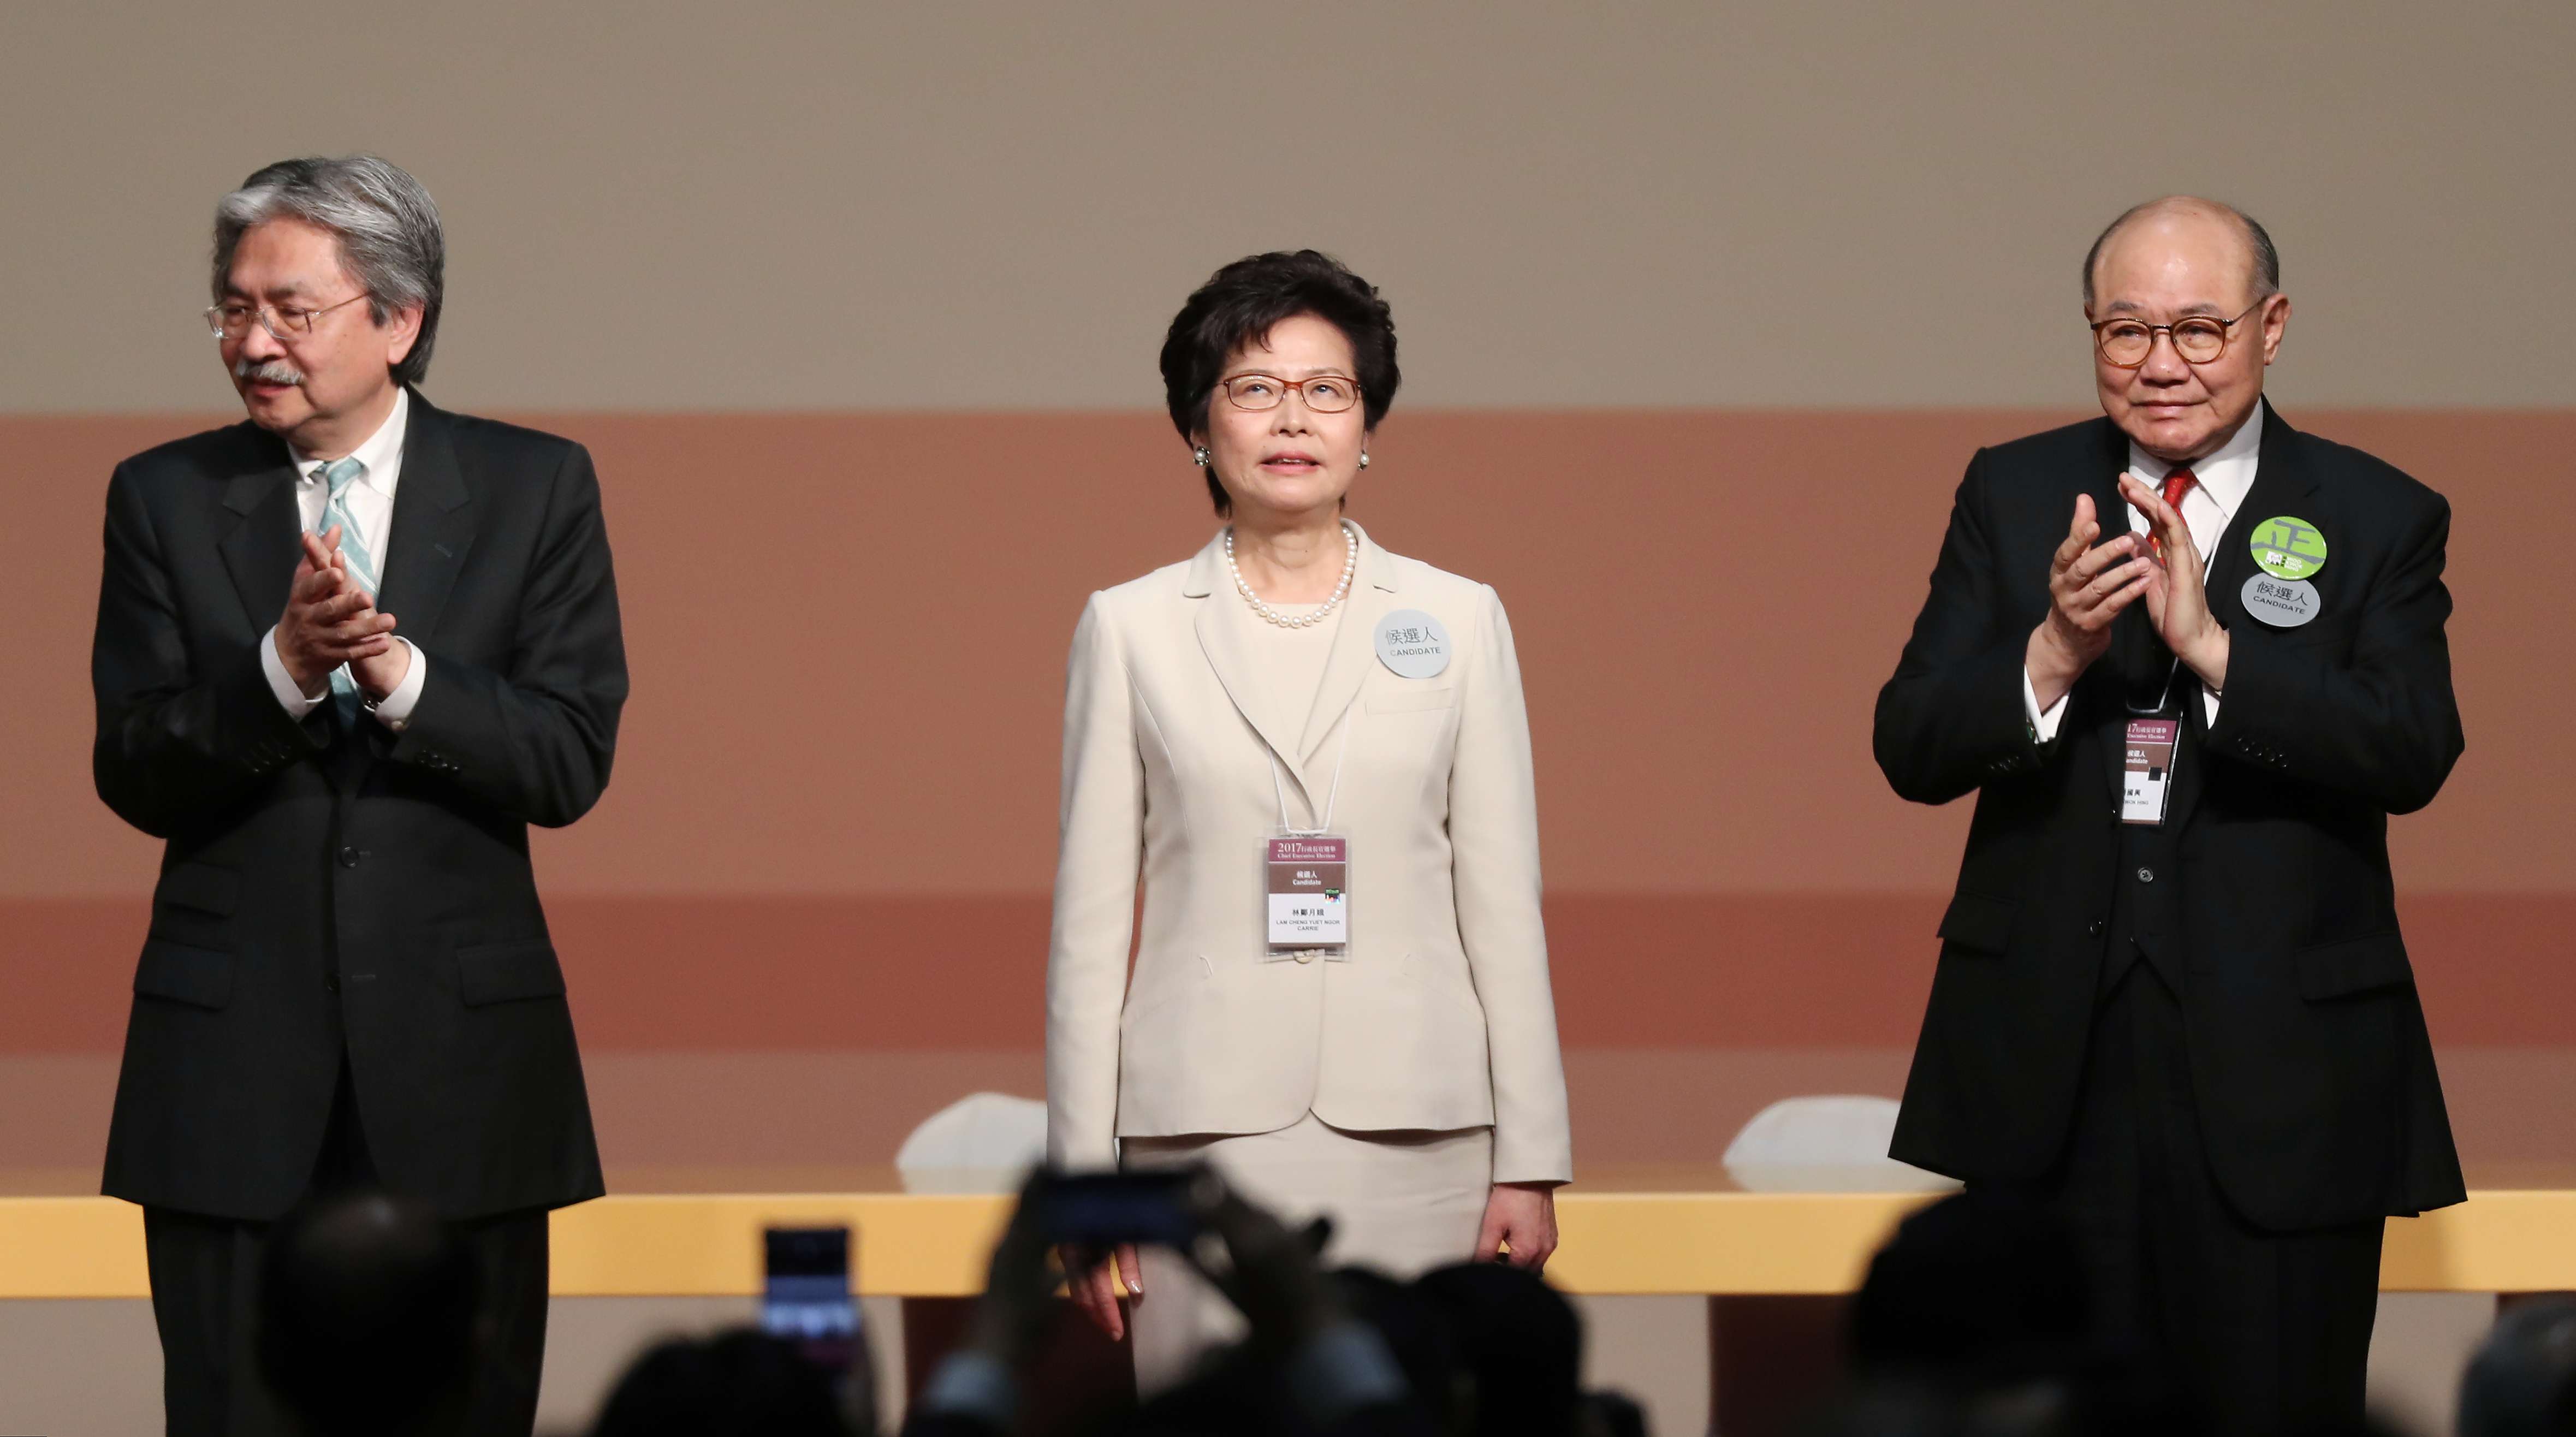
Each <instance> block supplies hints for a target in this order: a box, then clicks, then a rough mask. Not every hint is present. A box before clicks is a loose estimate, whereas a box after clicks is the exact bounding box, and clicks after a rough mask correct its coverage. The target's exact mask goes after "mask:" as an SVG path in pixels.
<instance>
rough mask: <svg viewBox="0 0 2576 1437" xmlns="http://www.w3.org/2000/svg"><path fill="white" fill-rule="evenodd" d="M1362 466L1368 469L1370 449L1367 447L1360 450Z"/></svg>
mask: <svg viewBox="0 0 2576 1437" xmlns="http://www.w3.org/2000/svg"><path fill="white" fill-rule="evenodd" d="M1360 467H1361V468H1362V469H1366V468H1367V467H1368V451H1367V450H1365V449H1363V450H1361V451H1360Z"/></svg>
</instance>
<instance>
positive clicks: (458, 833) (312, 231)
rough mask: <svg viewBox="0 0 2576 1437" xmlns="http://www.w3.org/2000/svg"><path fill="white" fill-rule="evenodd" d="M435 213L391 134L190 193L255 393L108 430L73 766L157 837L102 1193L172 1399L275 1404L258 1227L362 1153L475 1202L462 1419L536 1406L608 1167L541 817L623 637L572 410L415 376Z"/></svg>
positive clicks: (434, 316)
mask: <svg viewBox="0 0 2576 1437" xmlns="http://www.w3.org/2000/svg"><path fill="white" fill-rule="evenodd" d="M443 269H444V244H443V240H442V237H441V233H440V228H439V220H438V213H437V210H436V208H435V207H434V206H433V205H432V204H431V202H430V198H429V195H428V193H427V192H426V191H425V190H423V189H422V188H421V186H420V184H419V183H418V182H417V181H416V180H414V179H413V178H412V177H411V176H410V175H408V174H406V173H404V172H403V171H402V170H400V169H398V168H396V167H395V166H393V165H390V164H388V163H386V162H384V161H382V160H378V159H374V158H370V157H359V158H355V159H347V160H291V161H286V162H283V163H280V164H276V165H271V166H269V167H268V168H266V169H263V170H261V171H259V172H258V173H256V174H254V175H252V176H251V177H250V178H249V179H248V180H247V181H245V182H244V183H243V186H242V188H241V189H239V190H237V191H235V192H234V193H233V194H231V195H229V196H227V197H226V198H225V199H224V201H223V202H222V203H221V205H220V206H219V207H218V209H217V212H216V222H215V264H214V291H215V300H216V304H215V307H214V308H213V309H210V310H209V311H207V315H208V322H209V324H210V326H211V327H212V328H213V330H214V332H215V334H216V336H217V337H218V339H219V340H220V342H221V353H222V357H223V361H224V364H225V367H226V370H227V371H228V372H229V373H230V375H231V376H232V378H233V381H234V384H235V387H236V388H237V389H238V390H239V391H240V393H241V396H242V400H243V403H244V405H245V407H246V408H247V410H248V412H249V422H248V423H244V424H237V425H234V426H233V427H231V428H228V429H219V430H215V431H212V432H209V433H205V434H199V435H195V436H193V437H190V438H187V439H182V440H179V441H177V442H175V443H171V444H166V445H163V446H161V447H160V448H157V449H153V450H150V451H148V452H146V453H143V454H139V455H136V456H135V457H134V458H132V459H129V460H127V461H125V462H124V463H123V464H120V465H119V466H117V469H116V473H115V475H114V477H113V478H112V479H111V480H110V481H109V484H108V493H107V527H106V572H105V577H104V580H103V582H102V584H101V586H100V592H99V611H98V631H97V638H96V642H95V645H94V648H93V651H92V658H91V675H92V682H93V686H94V688H95V690H96V694H97V700H98V738H97V746H96V749H95V752H94V755H93V763H94V769H95V774H96V779H97V783H98V791H99V796H100V797H101V798H103V799H104V800H106V802H107V804H108V806H109V807H110V808H112V809H114V810H115V811H116V812H117V814H118V815H119V816H121V817H123V818H124V819H125V820H126V821H127V822H129V823H131V824H133V825H134V826H135V827H137V828H140V829H142V830H143V831H145V832H147V833H150V834H152V835H154V836H155V837H158V838H162V839H164V840H166V844H167V846H166V849H165V852H164V855H163V858H162V865H161V878H160V883H159V886H158V888H157V889H156V891H155V893H154V895H153V905H152V921H151V929H150V936H149V937H148V938H147V940H146V941H145V943H144V947H143V952H142V958H141V962H140V964H139V965H138V967H137V970H136V973H135V978H134V1007H133V1014H132V1018H131V1020H130V1022H129V1024H128V1027H127V1030H126V1044H125V1059H124V1067H123V1071H122V1073H121V1075H120V1077H119V1080H118V1084H117V1094H116V1109H115V1117H114V1120H113V1125H112V1126H111V1128H110V1130H109V1133H108V1149H107V1170H106V1182H105V1190H106V1191H107V1192H108V1193H109V1194H111V1195H113V1196H117V1197H122V1198H127V1199H129V1200H131V1201H134V1202H137V1203H140V1204H142V1205H143V1206H144V1220H145V1221H144V1227H145V1239H146V1244H147V1248H148V1255H149V1259H150V1266H151V1275H152V1296H153V1311H154V1316H155V1318H156V1320H157V1322H158V1324H159V1327H160V1332H161V1343H162V1353H163V1359H164V1372H165V1401H166V1406H167V1410H168V1414H169V1430H170V1431H171V1432H173V1433H229V1434H234V1437H239V1434H244V1433H255V1432H268V1431H273V1430H282V1428H283V1425H284V1424H283V1421H282V1419H281V1418H280V1416H279V1414H278V1412H277V1409H276V1405H275V1403H274V1401H273V1399H272V1398H271V1397H270V1396H269V1394H268V1393H267V1392H266V1391H265V1390H264V1388H263V1387H262V1385H261V1383H260V1381H259V1380H258V1378H257V1377H256V1375H255V1374H256V1371H257V1365H256V1363H255V1362H254V1360H253V1357H252V1353H253V1350H254V1341H255V1334H254V1333H253V1332H252V1331H251V1330H250V1329H251V1328H252V1326H253V1321H252V1314H254V1313H255V1312H256V1311H257V1310H258V1300H257V1293H256V1292H255V1290H254V1289H255V1287H256V1277H257V1273H258V1269H259V1261H260V1253H261V1247H262V1243H263V1238H264V1234H265V1232H266V1230H267V1228H268V1226H269V1225H270V1224H272V1223H273V1222H274V1221H276V1220H277V1219H278V1218H279V1217H280V1216H282V1215H283V1214H285V1213H287V1212H288V1211H289V1210H291V1209H292V1208H293V1207H294V1206H295V1205H296V1204H297V1203H298V1202H299V1201H300V1200H302V1199H304V1198H305V1197H307V1196H308V1195H310V1194H314V1193H316V1192H317V1191H321V1190H328V1189H333V1188H337V1187H340V1186H343V1185H354V1184H360V1183H376V1184H381V1185H382V1186H383V1187H384V1188H385V1189H388V1190H390V1191H392V1192H394V1193H397V1194H401V1195H404V1196H407V1197H412V1198H416V1199H420V1200H424V1201H426V1202H428V1203H429V1204H430V1205H432V1207H433V1208H434V1209H435V1210H436V1211H437V1212H438V1213H439V1214H440V1215H442V1216H444V1217H446V1218H448V1219H451V1220H454V1221H456V1222H458V1223H459V1224H461V1230H462V1232H463V1234H464V1236H465V1238H466V1240H467V1241H468V1242H469V1244H470V1245H471V1247H472V1249H473V1251H474V1253H475V1259H476V1265H477V1269H478V1301H479V1304H480V1321H479V1324H478V1330H479V1331H480V1332H481V1334H482V1337H481V1341H482V1343H483V1348H482V1351H481V1352H480V1354H479V1360H478V1370H477V1372H476V1374H475V1378H474V1392H473V1395H472V1397H471V1399H470V1400H471V1402H472V1406H473V1417H472V1420H471V1422H470V1424H469V1428H468V1430H471V1431H473V1432H477V1433H487V1432H492V1433H497V1432H515V1433H525V1432H527V1431H528V1430H529V1428H530V1426H531V1425H532V1424H533V1422H534V1420H535V1412H536V1395H537V1376H538V1367H539V1362H540V1359H541V1356H542V1353H543V1349H544V1342H545V1314H546V1251H547V1247H546V1213H547V1211H548V1210H549V1209H551V1208H555V1207H560V1206H563V1205H565V1204H568V1203H575V1202H580V1201H582V1200H584V1199H586V1198H591V1197H595V1196H597V1195H598V1194H599V1193H600V1191H601V1182H600V1171H599V1157H598V1151H597V1148H596V1145H595V1144H594V1142H593V1140H592V1136H591V1127H590V1111H589V1103H588V1099H587V1097H586V1096H585V1093H584V1090H583V1086H582V1076H581V1063H580V1058H579V1055H578V1054H577V1053H576V1051H575V1049H574V1044H573V1030H572V1020H571V1015H570V1012H569V1010H568V1009H567V1008H566V1006H565V999H564V985H563V974H562V972H561V970H560V969H559V968H558V967H557V965H556V961H555V954H554V950H553V948H552V946H551V944H550V943H549V941H548V938H547V932H546V921H545V915H544V913H543V911H542V910H541V909H540V907H539V905H538V902H537V892H536V882H535V878H534V875H533V873H532V871H531V869H530V867H529V862H528V834H527V829H528V825H529V824H531V823H534V824H541V825H546V826H556V825H561V824H567V823H570V822H572V821H573V820H574V819H577V818H579V817H581V816H582V814H583V813H585V812H587V811H588V810H589V808H590V807H591V805H592V804H593V803H595V802H597V801H598V799H599V795H600V792H601V790H602V789H603V788H604V787H605V786H606V785H607V782H608V771H609V759H610V755H611V752H612V750H613V748H614V744H615V739H616V733H617V717H618V712H619V709H620V708H621V707H622V706H623V704H624V702H625V698H626V661H625V650H624V645H623V643H622V641H621V639H620V636H619V629H618V617H617V592H616V585H615V581H614V578H613V576H612V574H611V571H610V565H609V552H608V540H607V534H606V531H605V530H604V528H603V527H602V524H601V519H600V504H599V485H598V481H597V479H596V478H595V477H594V475H593V474H592V471H591V465H590V458H589V456H588V455H587V454H585V453H584V452H583V451H582V449H581V447H580V446H579V445H576V444H573V443H571V442H569V441H566V440H563V439H558V438H555V437H552V436H550V435H545V434H539V433H535V432H533V431H529V430H525V429H517V428H513V427H511V426H508V425H504V424H497V423H493V422H491V421H488V420H482V419H472V418H468V417H465V416H463V415H456V414H449V413H446V412H444V411H442V410H439V409H437V408H434V407H432V406H431V405H430V404H429V402H428V401H427V400H425V399H423V398H421V397H420V395H419V393H418V391H417V390H416V389H415V388H414V387H413V386H415V385H416V384H417V383H418V381H419V380H420V378H421V376H422V374H423V373H424V372H425V371H426V369H427V366H428V361H429V354H430V347H431V342H432V340H433V339H434V338H435V337H436V334H437V327H438V317H439V308H440V299H441V287H442V281H443Z"/></svg>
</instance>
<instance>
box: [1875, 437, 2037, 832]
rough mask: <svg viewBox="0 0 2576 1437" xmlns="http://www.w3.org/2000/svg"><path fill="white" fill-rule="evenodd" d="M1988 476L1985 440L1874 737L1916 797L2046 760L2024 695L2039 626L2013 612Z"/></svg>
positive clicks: (1941, 796)
mask: <svg viewBox="0 0 2576 1437" xmlns="http://www.w3.org/2000/svg"><path fill="white" fill-rule="evenodd" d="M1988 482H1989V481H1988V477H1987V473H1986V456H1985V451H1983V450H1979V451H1978V453H1977V456H1976V458H1974V459H1972V460H1970V461H1969V462H1968V473H1967V477H1965V478H1963V479H1961V480H1960V481H1959V491H1958V495H1957V497H1956V498H1955V499H1954V500H1953V501H1952V503H1951V506H1950V528H1949V532H1947V533H1946V534H1944V535H1942V538H1941V557H1940V560H1939V561H1938V562H1937V563H1935V564H1934V565H1933V568H1932V586H1931V592H1930V593H1929V594H1927V595H1926V596H1925V597H1924V600H1923V611H1922V612H1921V613H1919V614H1917V615H1915V618H1914V634H1913V637H1911V638H1909V639H1907V640H1906V643H1905V652H1904V653H1903V654H1902V655H1901V656H1900V657H1899V658H1898V659H1897V661H1896V674H1895V676H1894V677H1893V678H1890V679H1889V680H1888V681H1887V685H1886V687H1884V688H1881V689H1880V690H1879V691H1878V711H1877V715H1876V718H1875V721H1874V723H1873V724H1872V726H1871V732H1870V747H1871V750H1872V751H1873V752H1874V753H1875V754H1876V756H1877V758H1878V767H1879V771H1880V772H1881V773H1884V774H1886V775H1887V782H1888V785H1889V786H1890V787H1892V788H1894V789H1895V790H1896V792H1897V795H1898V796H1899V797H1901V798H1905V799H1908V800H1911V801H1913V802H1915V803H1948V802H1949V801H1950V800H1952V799H1954V798H1957V797H1959V796H1961V795H1963V794H1966V793H1968V792H1970V791H1971V790H1973V789H1975V788H1977V787H1978V786H1980V785H1982V784H1984V783H1986V782H1987V781H1989V780H1991V779H1995V778H2000V777H2004V776H2007V775H2011V774H2016V773H2024V772H2027V771H2029V770H2031V769H2033V768H2036V767H2038V766H2039V764H2040V762H2041V755H2042V749H2041V747H2040V744H2039V739H2038V735H2037V733H2036V732H2034V730H2033V729H2032V726H2031V722H2030V715H2029V712H2028V710H2027V707H2026V706H2025V704H2024V701H2023V698H2022V670H2023V655H2024V651H2025V650H2026V649H2027V647H2028V645H2029V642H2030V632H2029V629H2028V627H2027V626H2017V625H2016V624H2015V623H2014V621H2013V618H2012V616H2011V615H2010V614H2009V613H2008V612H2006V607H2005V603H2004V586H2003V584H2002V582H2001V577H2000V575H1999V573H1998V571H1997V563H1998V556H1997V555H1996V553H1995V550H1994V542H1993V532H1992V529H1991V516H1990V512H1989V509H1988V499H1987V487H1988Z"/></svg>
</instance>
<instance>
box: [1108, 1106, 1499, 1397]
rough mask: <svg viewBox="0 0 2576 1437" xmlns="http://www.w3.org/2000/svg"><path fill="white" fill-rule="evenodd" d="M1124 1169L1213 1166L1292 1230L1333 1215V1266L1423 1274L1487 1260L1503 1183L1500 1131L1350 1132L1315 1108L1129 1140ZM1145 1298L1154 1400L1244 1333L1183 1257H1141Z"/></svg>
mask: <svg viewBox="0 0 2576 1437" xmlns="http://www.w3.org/2000/svg"><path fill="white" fill-rule="evenodd" d="M1119 1150H1120V1157H1119V1163H1120V1165H1121V1166H1122V1167H1130V1168H1166V1167H1178V1166H1181V1165H1184V1164H1188V1163H1196V1162H1204V1163H1208V1164H1210V1165H1211V1166H1213V1167H1215V1168H1216V1170H1217V1171H1218V1172H1220V1173H1223V1174H1224V1175H1225V1180H1226V1182H1227V1183H1228V1184H1230V1185H1231V1186H1232V1187H1233V1188H1234V1190H1235V1191H1236V1192H1239V1193H1241V1194H1243V1196H1244V1197H1245V1198H1246V1199H1247V1200H1249V1201H1252V1202H1255V1203H1258V1204H1260V1205H1261V1206H1263V1207H1265V1208H1267V1209H1269V1210H1270V1211H1271V1212H1272V1213H1274V1214H1276V1215H1277V1216H1278V1217H1279V1218H1280V1219H1281V1220H1282V1221H1284V1222H1286V1223H1288V1224H1289V1225H1290V1226H1292V1227H1294V1226H1299V1225H1302V1224H1304V1223H1306V1222H1309V1221H1311V1220H1312V1219H1314V1218H1315V1217H1316V1216H1317V1215H1318V1214H1322V1215H1326V1216H1329V1217H1331V1218H1332V1220H1333V1240H1332V1245H1331V1246H1330V1247H1329V1248H1327V1249H1325V1252H1324V1261H1325V1262H1326V1263H1327V1264H1328V1265H1330V1266H1335V1267H1342V1266H1350V1265H1358V1266H1361V1267H1373V1268H1376V1269H1378V1270H1379V1271H1381V1272H1384V1273H1386V1274H1387V1275H1388V1276H1390V1277H1395V1278H1399V1279H1407V1280H1409V1279H1411V1278H1414V1277H1418V1276H1420V1275H1421V1274H1423V1273H1425V1272H1428V1271H1430V1270H1431V1269H1432V1268H1435V1267H1445V1266H1447V1265H1448V1264H1450V1263H1453V1262H1465V1261H1467V1260H1468V1259H1469V1258H1471V1257H1473V1256H1475V1247H1476V1234H1477V1231H1478V1230H1479V1229H1480V1228H1482V1227H1483V1225H1484V1221H1485V1202H1486V1199H1487V1197H1488V1195H1489V1194H1490V1193H1491V1191H1492V1188H1493V1181H1494V1130H1493V1129H1491V1128H1464V1129H1460V1130H1458V1131H1455V1132H1369V1133H1363V1132H1350V1131H1346V1130H1344V1129H1341V1128H1336V1127H1333V1126H1331V1125H1329V1124H1327V1123H1325V1122H1324V1121H1323V1120H1321V1119H1319V1118H1317V1117H1316V1116H1315V1115H1314V1114H1312V1113H1309V1114H1307V1115H1306V1116H1305V1117H1304V1118H1302V1119H1300V1120H1298V1121H1297V1122H1296V1123H1295V1124H1293V1125H1291V1126H1289V1127H1285V1128H1281V1129H1279V1130H1278V1131H1277V1132H1270V1133H1246V1134H1241V1135H1235V1134H1194V1135H1191V1136H1188V1137H1178V1138H1122V1139H1120V1140H1119ZM1138 1262H1139V1276H1140V1277H1141V1278H1142V1280H1143V1283H1144V1288H1145V1295H1144V1296H1143V1297H1142V1298H1139V1299H1138V1300H1137V1301H1136V1302H1135V1303H1134V1304H1132V1305H1131V1307H1130V1308H1129V1321H1130V1323H1131V1325H1132V1327H1133V1331H1134V1341H1135V1344H1136V1386H1137V1390H1138V1391H1139V1392H1140V1393H1143V1394H1145V1395H1147V1396H1150V1395H1152V1394H1154V1393H1156V1392H1160V1391H1162V1390H1164V1389H1165V1388H1168V1387H1170V1386H1172V1385H1173V1384H1175V1383H1177V1382H1179V1381H1180V1380H1182V1379H1183V1378H1185V1377H1187V1376H1188V1375H1189V1373H1190V1371H1191V1369H1192V1368H1193V1367H1194V1366H1195V1365H1196V1364H1197V1362H1198V1359H1199V1358H1200V1357H1201V1356H1202V1355H1204V1354H1205V1353H1206V1352H1208V1351H1209V1350H1210V1349H1212V1348H1216V1347H1221V1346H1224V1345H1225V1344H1227V1343H1231V1342H1234V1341H1236V1340H1238V1339H1239V1338H1240V1337H1241V1336H1242V1335H1243V1319H1242V1317H1241V1315H1240V1314H1238V1313H1237V1312H1236V1311H1235V1310H1234V1304H1233V1303H1231V1302H1228V1301H1227V1300H1226V1298H1225V1295H1224V1294H1223V1293H1220V1292H1218V1291H1217V1290H1216V1288H1215V1287H1213V1286H1212V1285H1210V1284H1209V1282H1208V1281H1207V1279H1205V1278H1203V1277H1201V1276H1199V1274H1198V1273H1197V1271H1196V1270H1195V1269H1193V1268H1191V1267H1190V1265H1189V1264H1188V1263H1187V1262H1185V1261H1183V1260H1182V1259H1181V1257H1180V1256H1179V1255H1178V1254H1176V1253H1173V1252H1170V1251H1168V1250H1165V1249H1162V1248H1146V1249H1143V1250H1142V1251H1141V1252H1140V1253H1139V1255H1138Z"/></svg>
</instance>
